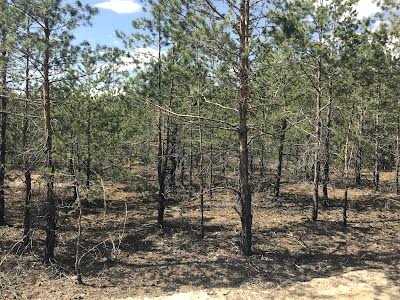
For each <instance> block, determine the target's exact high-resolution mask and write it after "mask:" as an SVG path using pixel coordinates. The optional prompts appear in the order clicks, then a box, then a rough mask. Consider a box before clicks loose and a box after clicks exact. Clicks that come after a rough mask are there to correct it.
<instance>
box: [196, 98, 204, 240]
mask: <svg viewBox="0 0 400 300" xmlns="http://www.w3.org/2000/svg"><path fill="white" fill-rule="evenodd" d="M197 105H198V115H199V116H200V101H198V103H197ZM199 151H200V162H199V172H200V174H199V175H200V213H201V222H200V237H201V238H204V172H203V157H204V156H203V128H202V124H201V123H200V125H199Z"/></svg>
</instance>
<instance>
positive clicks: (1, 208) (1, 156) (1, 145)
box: [0, 28, 8, 226]
mask: <svg viewBox="0 0 400 300" xmlns="http://www.w3.org/2000/svg"><path fill="white" fill-rule="evenodd" d="M6 39H7V31H6V29H5V28H3V30H2V43H3V47H5V44H6ZM1 56H2V57H3V59H4V64H3V65H2V66H1V89H0V95H1V110H2V112H1V141H0V226H1V225H5V224H6V218H5V177H6V168H5V165H6V143H7V117H8V115H7V104H8V91H7V62H6V59H7V51H6V50H5V49H4V50H3V51H2V53H1Z"/></svg>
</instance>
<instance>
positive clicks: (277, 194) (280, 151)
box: [274, 118, 287, 200]
mask: <svg viewBox="0 0 400 300" xmlns="http://www.w3.org/2000/svg"><path fill="white" fill-rule="evenodd" d="M286 129H287V119H286V118H283V120H282V125H281V128H280V133H279V149H278V166H277V167H276V173H275V186H274V195H275V200H278V199H279V197H280V190H281V178H282V166H283V150H284V147H285V137H286Z"/></svg>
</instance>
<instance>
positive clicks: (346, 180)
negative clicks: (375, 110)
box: [343, 102, 354, 227]
mask: <svg viewBox="0 0 400 300" xmlns="http://www.w3.org/2000/svg"><path fill="white" fill-rule="evenodd" d="M353 114H354V102H353V107H352V109H351V115H350V121H349V126H348V128H347V133H346V143H345V148H344V201H343V226H344V227H347V209H348V206H349V199H348V190H349V140H350V133H351V128H352V127H353Z"/></svg>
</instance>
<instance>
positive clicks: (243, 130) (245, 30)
mask: <svg viewBox="0 0 400 300" xmlns="http://www.w3.org/2000/svg"><path fill="white" fill-rule="evenodd" d="M249 20H250V0H241V1H240V71H239V73H240V91H239V92H240V101H239V128H238V131H239V132H238V133H239V144H240V147H239V173H240V204H241V212H240V218H241V223H242V230H241V249H242V252H243V254H244V255H245V256H249V255H251V253H252V250H251V243H252V232H251V227H252V218H253V215H252V209H251V191H250V184H249V151H248V141H247V132H248V128H247V110H248V101H249V97H250V87H249Z"/></svg>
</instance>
